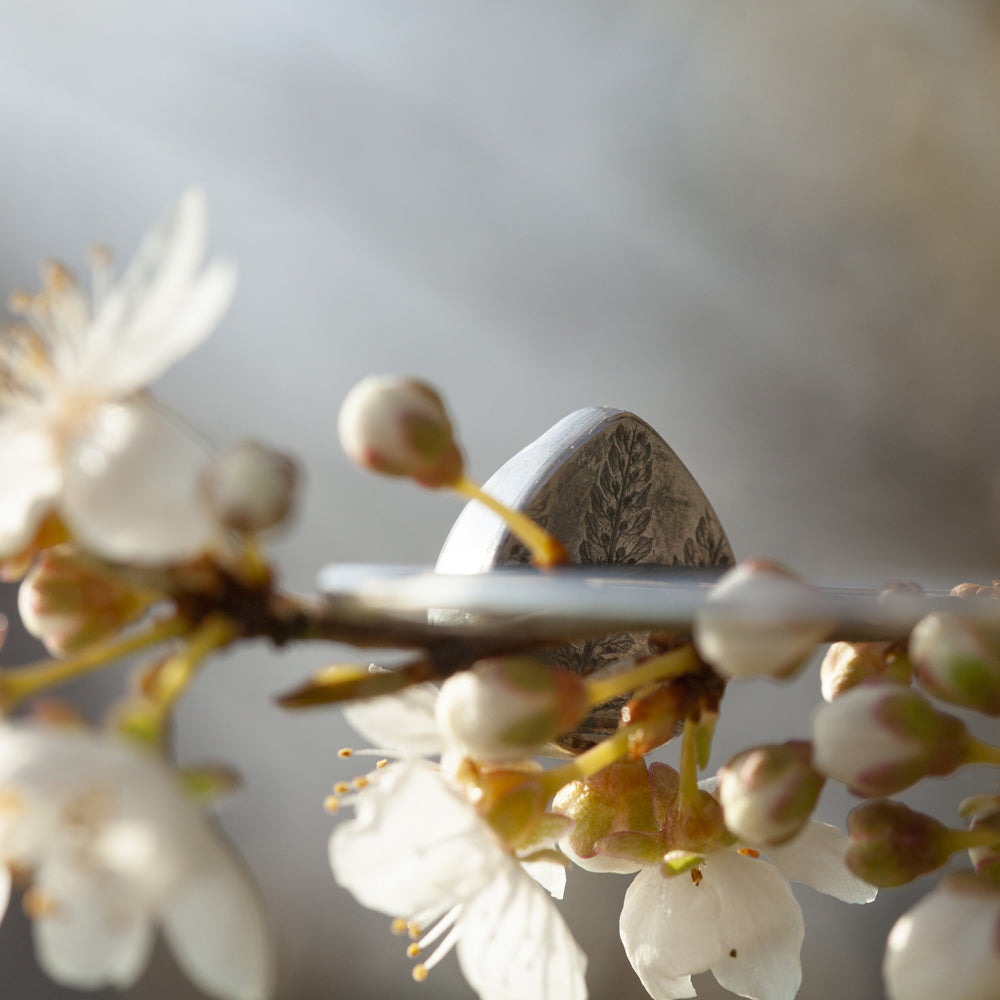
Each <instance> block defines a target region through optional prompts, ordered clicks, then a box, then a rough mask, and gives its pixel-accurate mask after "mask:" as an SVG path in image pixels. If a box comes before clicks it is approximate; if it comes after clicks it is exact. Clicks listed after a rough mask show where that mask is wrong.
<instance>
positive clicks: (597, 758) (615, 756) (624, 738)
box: [542, 726, 641, 799]
mask: <svg viewBox="0 0 1000 1000" xmlns="http://www.w3.org/2000/svg"><path fill="white" fill-rule="evenodd" d="M640 729H641V727H640V726H625V727H623V728H622V729H619V730H618V732H616V733H615V734H614V736H609V737H608V738H607V739H606V740H602V741H601V742H600V743H598V744H597V745H596V746H593V747H591V748H590V749H589V750H585V751H584V752H583V753H582V754H580V756H579V757H576V758H575V759H574V760H571V761H570V762H569V763H568V764H563V765H562V767H554V768H553V769H552V770H551V771H546V772H545V773H544V774H543V775H542V788H543V790H544V791H545V793H546V798H547V799H550V798H552V796H553V795H555V793H556V792H558V791H559V789H560V788H562V787H563V785H568V784H569V783H570V782H571V781H582V780H583V779H584V778H589V777H590V776H591V775H592V774H597V772H598V771H603V770H604V768H606V767H608V766H609V765H611V764H614V763H615V761H617V760H621V758H622V757H624V756H625V755H626V754H627V753H628V752H629V748H630V747H631V743H632V737H633V736H634V735H635V734H636V733H637V732H639V731H640Z"/></svg>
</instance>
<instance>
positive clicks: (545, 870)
mask: <svg viewBox="0 0 1000 1000" xmlns="http://www.w3.org/2000/svg"><path fill="white" fill-rule="evenodd" d="M521 867H522V868H523V869H524V870H525V871H526V872H527V873H528V874H529V875H530V876H531V877H532V878H533V879H534V880H535V881H536V882H537V883H538V884H539V885H540V886H541V887H542V888H543V889H544V890H545V891H546V892H547V893H548V894H549V895H550V896H552V898H553V899H562V898H563V895H564V894H565V892H566V866H565V865H561V864H560V863H559V862H558V861H522V862H521Z"/></svg>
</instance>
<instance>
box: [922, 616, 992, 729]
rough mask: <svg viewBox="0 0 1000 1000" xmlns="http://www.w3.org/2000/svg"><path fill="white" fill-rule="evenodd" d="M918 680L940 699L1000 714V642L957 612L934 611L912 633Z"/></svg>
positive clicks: (988, 712) (990, 713)
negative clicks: (951, 613) (935, 612)
mask: <svg viewBox="0 0 1000 1000" xmlns="http://www.w3.org/2000/svg"><path fill="white" fill-rule="evenodd" d="M910 659H911V660H912V661H913V669H914V672H915V673H916V675H917V680H918V681H919V682H920V684H921V685H922V686H923V687H924V688H925V689H926V690H927V691H929V692H930V693H931V694H932V695H934V696H935V697H936V698H940V699H941V700H942V701H947V702H949V703H950V704H952V705H961V706H962V707H963V708H974V709H977V710H978V711H980V712H985V713H986V714H988V715H1000V641H998V637H997V636H996V635H990V634H989V633H988V632H987V631H986V630H984V629H980V628H977V627H976V626H974V625H973V624H972V623H971V622H968V621H966V620H965V619H963V618H960V617H958V616H957V615H948V614H943V615H942V614H934V615H928V616H927V617H926V618H923V619H921V621H920V622H918V624H917V626H916V628H914V630H913V632H911V633H910Z"/></svg>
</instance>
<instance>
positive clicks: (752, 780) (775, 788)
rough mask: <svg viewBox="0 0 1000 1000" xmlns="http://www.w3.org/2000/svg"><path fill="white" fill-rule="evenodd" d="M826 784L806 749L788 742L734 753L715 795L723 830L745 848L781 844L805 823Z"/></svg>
mask: <svg viewBox="0 0 1000 1000" xmlns="http://www.w3.org/2000/svg"><path fill="white" fill-rule="evenodd" d="M825 781H826V779H825V778H824V777H823V776H822V775H821V774H820V773H819V772H818V771H816V769H815V768H814V767H813V766H812V747H811V746H810V744H809V743H808V742H807V741H805V740H790V741H789V742H788V743H782V744H780V745H775V746H764V747H756V748H754V749H752V750H744V751H743V753H741V754H737V755H736V756H735V757H734V758H733V759H732V760H731V761H729V763H728V764H726V765H725V767H723V768H722V769H721V770H720V771H719V785H718V788H717V789H716V795H717V797H718V799H719V801H720V802H721V803H722V811H723V814H724V816H725V821H726V826H727V827H728V828H729V830H730V831H731V832H732V833H733V834H734V835H735V836H736V837H738V838H739V839H740V840H742V841H743V842H744V843H747V844H753V845H755V846H766V845H771V844H782V843H784V842H785V841H786V840H790V839H791V838H792V837H794V836H795V835H796V834H797V833H798V832H799V831H800V830H801V829H802V827H803V826H805V824H806V823H807V822H808V820H809V817H810V816H811V815H812V814H813V810H814V809H815V808H816V803H817V801H818V800H819V794H820V792H821V791H822V790H823V784H824V783H825Z"/></svg>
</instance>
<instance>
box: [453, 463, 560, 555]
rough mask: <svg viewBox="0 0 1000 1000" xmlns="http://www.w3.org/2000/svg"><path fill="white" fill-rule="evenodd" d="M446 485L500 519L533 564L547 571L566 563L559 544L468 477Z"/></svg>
mask: <svg viewBox="0 0 1000 1000" xmlns="http://www.w3.org/2000/svg"><path fill="white" fill-rule="evenodd" d="M448 486H449V487H450V488H451V489H453V490H454V491H455V492H456V493H459V494H461V495H462V496H464V497H468V498H469V499H470V500H478V501H479V502H480V503H481V504H483V505H484V506H486V507H488V508H489V509H490V510H491V511H493V513H494V514H496V515H497V516H498V517H500V518H501V519H502V520H503V522H504V524H506V525H507V527H508V528H509V529H510V532H511V534H512V535H514V536H515V537H516V538H518V539H519V540H520V541H521V542H523V543H524V545H525V546H526V547H527V549H528V551H529V552H530V553H531V558H532V559H533V560H534V562H535V564H536V565H538V566H542V567H545V568H548V567H550V566H561V565H563V564H565V563H568V562H569V555H568V554H567V552H566V549H565V547H564V546H563V544H562V542H560V541H559V540H558V539H556V538H553V537H552V535H550V534H549V533H548V532H547V531H546V530H545V529H544V528H543V527H542V526H541V525H540V524H537V523H536V522H535V521H533V520H532V519H531V518H530V517H528V515H527V514H525V513H523V512H522V511H519V510H514V509H513V508H511V507H508V506H507V505H506V504H503V503H501V502H500V501H499V500H497V499H496V497H492V496H490V495H489V493H486V492H484V491H483V489H482V487H481V486H479V485H478V484H477V483H474V482H473V481H472V480H471V479H469V477H468V476H465V475H460V476H459V477H458V478H457V479H456V480H455V481H454V482H452V483H449V484H448Z"/></svg>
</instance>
